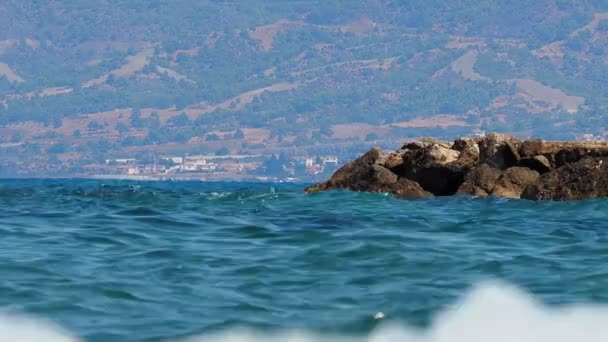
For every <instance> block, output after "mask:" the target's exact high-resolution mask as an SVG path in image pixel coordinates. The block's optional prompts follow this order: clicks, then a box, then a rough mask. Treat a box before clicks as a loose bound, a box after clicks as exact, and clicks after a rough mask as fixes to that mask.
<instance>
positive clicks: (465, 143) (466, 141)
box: [452, 138, 479, 170]
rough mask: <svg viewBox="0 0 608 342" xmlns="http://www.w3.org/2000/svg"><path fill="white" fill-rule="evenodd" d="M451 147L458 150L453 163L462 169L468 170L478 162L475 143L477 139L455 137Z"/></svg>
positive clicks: (477, 147) (477, 146)
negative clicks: (456, 157) (458, 153)
mask: <svg viewBox="0 0 608 342" xmlns="http://www.w3.org/2000/svg"><path fill="white" fill-rule="evenodd" d="M452 149H453V150H456V151H459V152H460V155H459V156H458V159H457V160H456V161H455V162H454V164H455V165H458V166H460V167H461V168H463V169H466V170H470V169H472V168H474V167H475V166H476V165H477V163H478V162H479V145H477V141H476V140H474V139H470V138H460V139H456V141H454V145H453V146H452Z"/></svg>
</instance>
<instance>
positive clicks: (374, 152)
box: [305, 147, 432, 198]
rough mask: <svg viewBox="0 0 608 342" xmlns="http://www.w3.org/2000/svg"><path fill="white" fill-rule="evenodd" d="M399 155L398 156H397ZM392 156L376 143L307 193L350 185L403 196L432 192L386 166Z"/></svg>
mask: <svg viewBox="0 0 608 342" xmlns="http://www.w3.org/2000/svg"><path fill="white" fill-rule="evenodd" d="M393 157H395V156H393ZM388 160H390V158H389V156H388V155H386V154H385V153H384V152H383V151H382V150H381V149H379V148H377V147H374V148H372V149H371V150H369V151H368V152H367V153H365V154H364V155H362V156H361V157H359V158H357V159H356V160H354V161H352V162H350V163H348V164H346V165H344V166H342V167H341V168H339V169H338V170H337V171H336V172H335V173H334V175H333V176H332V177H331V178H330V179H329V180H328V181H327V182H324V183H320V184H316V185H313V186H311V187H308V188H307V189H306V190H305V191H306V192H307V193H311V192H317V191H323V190H332V189H348V190H352V191H368V192H389V193H393V194H394V195H395V196H397V197H400V198H422V197H428V196H432V194H431V193H429V192H426V191H424V189H422V187H421V186H420V185H419V184H418V183H416V182H414V181H411V180H409V179H400V178H399V176H398V175H397V174H395V173H394V172H393V171H391V170H390V169H388V168H386V167H385V166H384V165H386V163H387V161H388Z"/></svg>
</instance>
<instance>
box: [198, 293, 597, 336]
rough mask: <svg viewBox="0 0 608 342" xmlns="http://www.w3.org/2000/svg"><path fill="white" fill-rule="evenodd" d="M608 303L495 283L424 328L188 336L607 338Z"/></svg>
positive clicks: (395, 327)
mask: <svg viewBox="0 0 608 342" xmlns="http://www.w3.org/2000/svg"><path fill="white" fill-rule="evenodd" d="M607 322H608V306H602V307H600V306H593V305H577V306H570V307H561V308H556V307H551V308H550V307H547V306H544V305H542V304H541V303H540V302H538V301H537V300H535V299H534V298H533V297H532V296H531V295H529V294H527V293H526V292H524V291H521V290H520V289H518V288H516V287H513V286H510V285H506V284H504V283H499V282H486V283H482V284H480V285H478V286H476V287H474V288H473V289H472V290H471V292H469V294H468V295H467V296H465V297H464V298H463V299H462V300H461V301H459V302H458V303H457V304H456V305H454V306H452V307H451V308H448V309H446V310H445V311H443V312H441V313H439V314H438V315H437V316H436V317H435V319H434V320H433V323H432V325H431V326H430V327H429V328H428V329H427V330H418V329H415V328H411V327H404V326H402V325H398V324H396V323H387V324H386V325H384V326H382V327H380V328H379V329H377V330H376V331H374V332H372V333H371V334H370V335H369V336H364V337H347V336H342V337H340V336H322V335H315V334H311V333H306V332H285V333H278V334H275V335H272V336H268V335H266V336H264V335H261V334H257V333H256V332H253V331H244V330H243V331H232V332H225V333H221V334H219V335H214V336H200V337H198V338H193V339H190V340H188V341H189V342H191V341H196V342H199V341H200V342H202V341H205V342H262V341H270V342H279V341H282V342H321V341H332V342H342V341H360V342H463V341H466V342H488V341H492V342H574V341H585V342H600V341H601V342H605V341H608V324H607Z"/></svg>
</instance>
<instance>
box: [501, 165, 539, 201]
mask: <svg viewBox="0 0 608 342" xmlns="http://www.w3.org/2000/svg"><path fill="white" fill-rule="evenodd" d="M539 180H540V174H539V173H538V172H537V171H534V170H530V169H528V168H525V167H517V166H516V167H512V168H509V169H507V170H506V171H505V172H504V173H503V174H502V175H501V176H500V177H499V178H498V180H497V181H496V185H495V187H494V189H493V190H492V192H491V195H492V196H497V197H506V198H521V195H522V193H523V192H524V190H525V189H526V187H527V186H530V185H536V184H538V182H539Z"/></svg>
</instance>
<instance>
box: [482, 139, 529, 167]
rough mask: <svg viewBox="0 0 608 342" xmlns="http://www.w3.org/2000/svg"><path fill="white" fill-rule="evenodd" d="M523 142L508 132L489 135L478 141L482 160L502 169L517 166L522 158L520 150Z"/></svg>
mask: <svg viewBox="0 0 608 342" xmlns="http://www.w3.org/2000/svg"><path fill="white" fill-rule="evenodd" d="M521 143H522V142H521V140H519V139H517V138H515V137H512V136H510V135H506V134H490V135H487V136H485V137H484V138H483V139H481V140H480V141H479V143H478V145H479V158H480V162H481V163H484V164H488V165H490V166H492V167H495V168H497V169H501V170H505V169H508V168H510V167H511V166H515V165H517V162H518V161H519V159H520V158H521V157H520V155H519V152H518V149H519V146H520V145H521Z"/></svg>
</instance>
